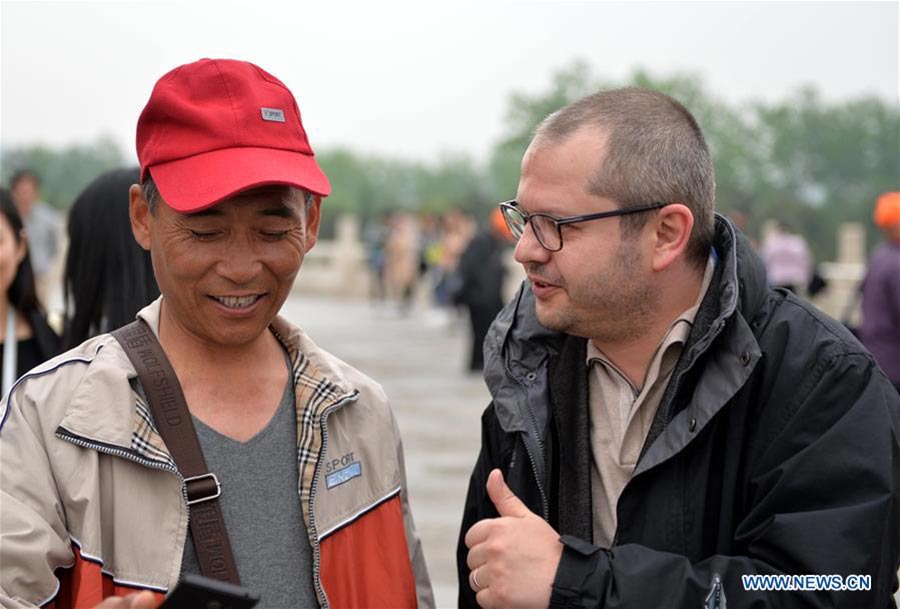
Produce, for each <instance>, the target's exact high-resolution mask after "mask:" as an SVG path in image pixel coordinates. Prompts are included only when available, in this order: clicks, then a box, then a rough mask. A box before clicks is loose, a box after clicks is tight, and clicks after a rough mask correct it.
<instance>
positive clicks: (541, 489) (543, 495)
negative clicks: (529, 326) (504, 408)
mask: <svg viewBox="0 0 900 609" xmlns="http://www.w3.org/2000/svg"><path fill="white" fill-rule="evenodd" d="M503 366H504V368H506V374H507V375H509V377H510V378H511V379H513V380H514V381H515V382H516V383H517V384H518V385H519V386H520V387H522V388H523V389H525V394H526V396H527V395H528V387H526V386H525V383H523V382H522V381H521V380H519V377H517V376H516V375H515V374H513V372H512V370H511V369H510V367H509V353H507V354H506V357H504V358H503ZM525 410H527V411H528V420H529V421H530V422H531V430H532V431H533V432H534V437H535V439H537V438H539V437H540V431H539V430H538V428H537V421H535V420H534V414H533V413H532V412H531V408H529V407H528V404H525ZM522 445H523V446H525V454H527V455H528V460H529V461H530V462H531V472H532V473H533V474H534V481H535V482H536V483H537V488H538V493H540V495H541V508H542V509H543V512H544V513H543V517H544V520H548V519H549V518H550V504H549V502H548V501H547V494H546V493H545V492H544V485H543V482H542V481H541V480H539V479H538V475H537V466H536V465H535V460H534V454H532V451H531V449H530V448H529V447H528V442H527V440H523V441H522ZM543 457H544V455H543V451H542V452H541V459H543Z"/></svg>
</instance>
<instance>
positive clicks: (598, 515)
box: [587, 257, 714, 547]
mask: <svg viewBox="0 0 900 609" xmlns="http://www.w3.org/2000/svg"><path fill="white" fill-rule="evenodd" d="M713 269H714V264H713V260H712V257H710V259H709V260H708V261H707V263H706V271H705V272H704V274H703V283H702V284H701V288H700V294H699V296H698V297H697V301H696V302H695V303H694V305H693V306H692V307H691V308H689V309H687V310H686V311H684V312H683V313H682V314H681V315H679V316H678V317H677V318H676V319H675V321H673V322H672V324H671V325H670V326H669V329H668V330H667V331H666V334H665V336H663V339H662V341H661V342H660V344H659V346H658V347H657V348H656V351H655V352H654V353H653V357H652V358H651V360H650V366H649V368H648V369H647V376H646V378H645V380H644V386H643V387H635V386H634V385H633V384H632V383H631V381H630V380H628V377H627V376H625V374H624V373H623V372H622V371H621V370H619V369H618V368H617V367H616V366H615V364H613V363H612V362H611V361H609V359H607V358H606V356H605V355H603V353H602V352H601V351H600V350H599V349H597V347H595V346H594V344H593V343H592V342H591V341H590V340H588V343H587V366H588V369H589V374H588V377H589V381H588V382H589V385H588V401H589V407H590V420H591V453H592V455H591V456H592V464H591V504H592V506H593V509H592V514H593V521H594V527H593V528H594V539H593V542H594V544H595V545H599V546H603V547H609V546H611V545H612V541H613V538H614V536H615V532H616V504H617V503H618V501H619V496H620V495H621V494H622V490H623V489H624V488H625V485H626V484H627V483H628V481H629V480H630V479H631V474H632V472H633V471H634V466H635V465H636V464H637V459H638V456H640V454H641V449H642V448H643V446H644V440H645V439H646V438H647V433H648V432H649V430H650V425H651V424H652V423H653V419H654V417H656V411H657V409H658V408H659V403H660V400H661V399H662V395H663V392H664V391H665V389H666V386H667V385H668V384H669V378H670V377H671V376H672V370H673V369H674V368H675V364H676V363H677V362H678V358H679V356H680V355H681V349H682V347H683V346H684V343H685V341H687V338H688V335H690V333H691V328H692V327H693V324H694V317H695V316H696V315H697V310H698V309H699V308H700V303H701V302H702V301H703V297H704V296H705V295H706V290H707V288H709V284H710V281H712V275H713Z"/></svg>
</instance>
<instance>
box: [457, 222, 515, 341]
mask: <svg viewBox="0 0 900 609" xmlns="http://www.w3.org/2000/svg"><path fill="white" fill-rule="evenodd" d="M503 251H504V242H503V241H502V240H500V239H498V238H497V237H495V236H494V235H493V234H491V231H490V230H481V231H478V233H476V234H475V236H474V237H472V240H471V241H470V242H469V245H467V246H466V249H465V251H464V252H463V253H462V256H460V258H459V265H458V266H457V269H456V277H457V279H456V282H457V285H456V286H454V293H453V295H452V298H453V302H454V304H462V305H467V306H470V307H485V308H493V309H494V313H496V312H497V311H499V310H500V309H501V308H503V278H504V277H505V275H506V271H505V269H504V267H503ZM492 317H493V315H492ZM488 321H489V320H488ZM486 325H487V323H485V326H486Z"/></svg>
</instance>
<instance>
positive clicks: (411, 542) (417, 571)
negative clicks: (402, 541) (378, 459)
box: [391, 413, 434, 609]
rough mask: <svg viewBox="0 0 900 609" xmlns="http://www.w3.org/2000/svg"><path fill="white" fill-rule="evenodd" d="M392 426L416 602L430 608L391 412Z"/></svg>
mask: <svg viewBox="0 0 900 609" xmlns="http://www.w3.org/2000/svg"><path fill="white" fill-rule="evenodd" d="M391 420H392V425H393V427H394V437H395V438H396V439H397V463H399V464H400V477H401V479H400V502H401V504H402V507H403V527H404V529H405V533H406V545H407V547H408V549H409V561H410V563H411V564H412V570H413V577H414V578H415V581H416V603H417V605H418V607H419V609H432V608H433V607H434V592H433V590H432V588H431V578H430V577H429V575H428V567H427V566H426V564H425V554H424V553H423V552H422V540H421V539H419V536H418V534H417V533H416V525H415V522H413V517H412V510H411V509H410V507H409V494H408V492H407V485H406V462H405V460H404V458H403V442H402V441H401V439H400V430H399V428H398V427H397V421H396V419H394V416H393V413H392V414H391Z"/></svg>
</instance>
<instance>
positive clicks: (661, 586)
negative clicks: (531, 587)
mask: <svg viewBox="0 0 900 609" xmlns="http://www.w3.org/2000/svg"><path fill="white" fill-rule="evenodd" d="M715 250H716V256H717V264H716V269H715V274H714V276H713V281H712V284H711V286H710V288H709V290H708V292H707V294H706V296H705V298H704V300H703V302H702V304H701V306H700V309H699V311H698V313H697V316H696V318H695V321H694V327H693V329H692V331H691V334H690V337H689V338H688V342H687V343H686V345H685V348H684V350H683V352H682V355H681V358H680V359H679V361H678V363H677V365H676V367H675V370H674V372H673V373H672V378H671V380H670V382H669V385H668V387H667V389H666V391H665V393H664V395H663V398H662V402H661V404H660V406H659V410H658V412H657V415H656V419H655V420H654V422H653V424H652V426H651V429H650V432H649V434H648V437H647V439H646V442H645V445H644V449H643V452H642V454H641V457H640V459H639V460H638V463H637V465H636V467H635V470H634V475H633V477H632V479H631V481H630V482H629V483H628V484H627V486H626V487H625V489H624V491H623V492H622V495H621V497H620V499H619V502H618V506H617V514H618V529H617V531H616V537H615V540H614V542H613V545H612V547H611V548H599V547H596V546H593V545H591V544H590V543H587V541H590V540H591V538H592V531H591V527H592V519H591V489H590V484H591V479H590V459H591V449H590V444H589V427H590V424H589V414H588V398H587V391H588V377H587V368H586V365H585V348H586V341H585V340H584V339H579V338H576V337H571V336H567V335H565V334H561V333H557V332H552V331H549V330H546V329H544V328H542V327H541V326H540V325H539V324H538V323H537V320H536V317H535V314H534V299H533V295H532V293H531V290H530V289H528V286H527V285H525V286H523V288H522V289H521V290H520V291H519V294H518V296H517V297H516V298H515V299H514V300H513V301H511V302H510V303H509V304H508V305H507V306H506V308H505V309H504V310H503V312H501V313H500V315H499V316H498V317H497V319H496V321H495V322H494V324H493V326H492V327H491V332H490V333H489V334H488V339H487V341H486V342H485V356H486V360H485V362H486V366H485V378H486V380H487V383H488V387H489V389H490V391H491V396H492V398H493V401H492V403H491V404H490V406H488V408H487V410H486V411H485V413H484V415H483V416H482V448H481V453H480V455H479V457H478V462H477V464H476V465H475V469H474V472H473V474H472V479H471V481H470V486H469V492H468V497H467V499H466V506H465V513H464V516H463V523H462V530H461V534H460V542H459V547H458V550H457V561H458V569H459V582H460V597H459V604H460V606H461V607H476V606H477V605H476V603H475V597H474V594H473V593H472V592H471V590H470V589H469V586H468V575H469V571H468V568H467V567H466V554H467V549H466V547H465V545H464V544H463V537H464V535H465V532H466V531H467V530H468V529H469V527H471V526H472V525H473V524H475V523H476V522H477V521H478V520H481V519H482V518H489V517H495V516H497V513H496V511H495V510H494V507H493V505H492V504H491V502H490V499H489V498H488V496H487V493H486V490H485V482H486V480H487V475H488V473H489V472H490V471H491V469H493V468H495V467H497V468H500V469H501V470H502V471H503V472H504V475H505V477H506V479H507V481H508V484H509V485H510V488H511V489H512V490H513V492H515V493H516V494H517V495H518V496H519V497H520V498H521V499H522V500H523V501H524V502H525V503H526V505H528V506H529V507H530V509H531V510H533V511H534V512H536V513H538V514H542V515H543V516H544V518H546V519H547V520H548V521H549V522H550V524H551V525H552V526H553V527H554V528H555V529H556V530H557V531H559V532H560V534H561V535H562V536H563V537H562V539H563V541H564V543H565V549H564V552H563V556H562V560H561V562H560V566H559V569H558V570H557V574H556V580H555V582H554V587H553V596H552V598H551V606H554V607H609V608H612V607H622V608H627V609H653V608H681V607H683V608H686V609H700V608H701V607H702V608H706V607H709V608H714V607H716V608H720V609H724V607H726V604H725V603H724V602H722V596H723V595H724V599H725V601H726V602H727V607H728V609H740V608H745V607H746V608H750V607H754V608H757V607H759V608H761V607H779V608H787V607H847V608H850V607H852V608H854V609H856V608H876V609H881V608H884V607H893V606H894V602H893V599H892V596H891V591H892V590H894V589H895V588H896V586H897V575H896V573H897V568H898V563H900V526H898V525H900V435H898V434H900V432H898V430H900V418H898V412H900V399H898V396H897V393H896V391H895V390H894V388H893V387H892V386H891V385H890V383H889V382H888V380H887V379H886V378H885V376H884V374H883V373H882V372H881V370H880V369H879V368H878V366H877V365H876V364H875V362H874V360H873V359H872V356H871V355H870V354H869V353H868V352H867V351H866V350H865V349H864V348H863V347H862V346H861V345H860V343H859V342H857V341H856V340H855V339H854V338H853V337H852V336H851V335H850V334H849V333H848V332H847V331H846V330H845V329H844V328H843V327H842V326H841V325H840V324H839V323H837V322H835V321H834V320H832V319H830V318H828V317H826V316H825V315H824V314H822V313H821V312H819V311H818V310H817V309H815V308H814V307H812V306H811V305H809V304H808V303H806V302H803V301H801V300H799V299H797V298H796V297H794V296H793V295H792V294H790V293H786V292H784V291H780V290H770V289H768V288H767V287H766V277H765V271H764V269H763V267H762V263H761V262H760V260H759V259H758V258H757V257H756V255H755V254H754V253H753V252H752V251H751V249H750V248H749V246H748V244H747V242H746V240H745V239H744V238H743V236H741V235H740V234H739V233H736V231H735V230H734V228H733V227H732V225H731V224H730V223H729V222H728V221H727V220H725V219H724V218H721V217H717V219H716V238H715ZM584 540H587V541H584ZM743 574H748V575H749V574H792V575H805V574H823V575H832V574H837V575H842V576H846V575H851V574H859V575H870V576H871V590H870V591H862V592H858V591H855V592H849V591H846V592H841V591H828V592H750V591H745V590H744V586H743V584H742V578H741V575H743Z"/></svg>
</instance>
